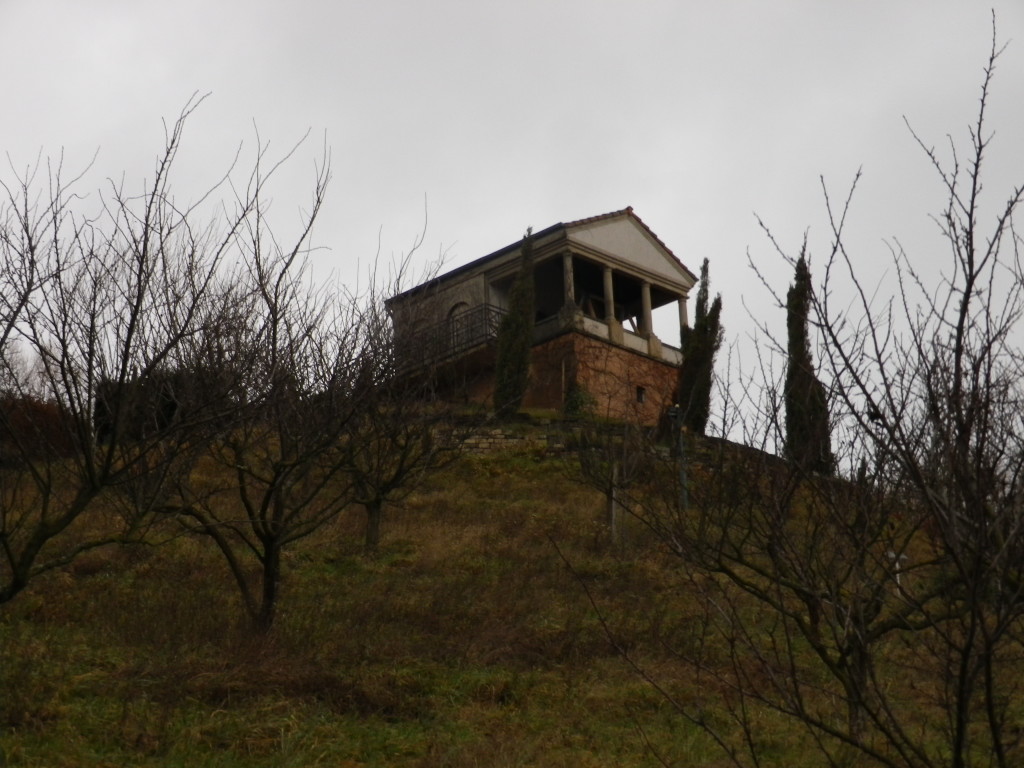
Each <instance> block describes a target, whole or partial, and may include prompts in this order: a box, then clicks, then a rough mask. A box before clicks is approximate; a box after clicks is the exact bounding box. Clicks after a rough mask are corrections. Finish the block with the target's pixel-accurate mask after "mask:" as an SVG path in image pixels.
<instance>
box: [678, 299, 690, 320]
mask: <svg viewBox="0 0 1024 768" xmlns="http://www.w3.org/2000/svg"><path fill="white" fill-rule="evenodd" d="M676 303H677V304H678V305H679V327H680V328H689V327H690V318H689V316H688V315H687V313H686V294H685V293H682V294H680V295H679V299H678V300H677V302H676Z"/></svg>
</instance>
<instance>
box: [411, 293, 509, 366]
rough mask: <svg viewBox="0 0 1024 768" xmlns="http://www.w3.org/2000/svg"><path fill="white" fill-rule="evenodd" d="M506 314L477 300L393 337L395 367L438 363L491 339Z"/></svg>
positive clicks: (500, 309)
mask: <svg viewBox="0 0 1024 768" xmlns="http://www.w3.org/2000/svg"><path fill="white" fill-rule="evenodd" d="M506 314H507V312H506V310H504V309H502V308H501V307H497V306H494V305H493V304H481V305H479V306H476V307H472V308H470V309H467V310H466V311H465V312H460V313H459V314H457V315H454V316H452V317H449V318H447V319H445V320H442V321H441V322H439V323H435V324H433V325H431V326H428V327H427V328H424V329H421V330H419V331H417V332H416V333H414V334H411V335H410V336H407V337H406V338H404V339H396V342H397V343H396V347H397V349H396V351H397V353H398V359H399V367H400V368H402V369H404V370H409V369H412V368H419V367H421V366H428V365H438V364H440V363H444V362H447V361H449V360H452V359H454V358H456V357H460V356H461V355H463V354H465V353H466V352H468V351H470V350H471V349H474V348H475V347H479V346H481V345H483V344H487V343H489V342H491V341H493V340H494V339H495V338H497V336H498V326H499V325H500V324H501V319H502V318H503V317H504V316H505V315H506Z"/></svg>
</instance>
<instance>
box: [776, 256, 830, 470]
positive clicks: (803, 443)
mask: <svg viewBox="0 0 1024 768" xmlns="http://www.w3.org/2000/svg"><path fill="white" fill-rule="evenodd" d="M805 256H806V246H805V247H804V250H803V251H802V252H801V253H800V258H799V260H797V263H796V273H795V275H794V279H793V285H791V286H790V288H789V292H788V293H787V294H786V331H787V354H788V360H787V364H786V384H785V389H784V391H783V397H784V400H785V404H786V441H785V456H786V458H788V459H790V460H791V461H794V462H796V463H797V464H799V465H800V466H802V467H803V468H804V469H806V470H807V471H809V472H822V473H825V474H831V473H832V471H833V470H834V467H835V458H834V457H833V455H832V435H831V430H830V427H829V422H828V398H827V397H826V396H825V387H824V386H823V385H822V383H821V382H820V381H818V378H817V376H816V375H815V373H814V362H813V360H812V359H811V343H810V338H809V336H808V332H807V322H808V315H809V313H810V308H811V272H810V270H809V269H808V267H807V259H806V258H805Z"/></svg>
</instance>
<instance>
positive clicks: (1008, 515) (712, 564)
mask: <svg viewBox="0 0 1024 768" xmlns="http://www.w3.org/2000/svg"><path fill="white" fill-rule="evenodd" d="M993 41H995V35H993ZM1000 52H1001V50H1000V49H999V48H998V46H997V45H996V44H995V42H993V47H992V51H991V54H990V56H989V59H988V63H987V67H986V69H985V77H984V80H983V83H982V91H981V100H980V108H979V112H978V116H977V120H976V122H975V123H974V124H973V125H972V126H971V129H970V143H969V149H968V152H967V156H966V159H962V155H961V153H960V151H959V150H958V149H957V147H956V146H955V145H953V144H952V142H951V145H950V150H949V156H948V158H949V159H944V156H943V155H942V154H940V153H939V152H938V151H936V150H934V149H932V148H931V147H929V146H928V145H926V144H925V143H924V142H923V141H922V140H921V139H920V138H918V136H917V135H916V134H914V137H915V139H917V141H918V143H919V144H920V145H921V147H922V148H923V149H924V151H925V153H926V156H927V157H928V158H929V160H930V161H931V163H932V165H933V166H934V168H935V169H936V171H937V173H938V176H939V179H940V181H941V183H942V185H943V187H944V189H945V191H946V193H947V206H946V208H945V209H944V210H943V211H942V212H941V214H940V215H939V216H938V217H936V222H937V224H938V226H939V229H940V233H941V235H942V238H943V242H944V243H945V245H946V246H947V252H948V253H949V255H950V258H951V262H950V263H949V264H948V265H947V268H946V270H945V273H944V274H943V275H942V276H941V277H940V278H939V280H938V281H937V282H933V281H929V280H928V279H927V278H926V276H925V274H924V273H923V271H920V270H919V269H918V268H917V267H916V266H915V265H914V262H913V260H912V257H911V256H910V255H909V254H907V253H904V252H903V250H902V248H901V247H900V246H899V244H898V243H897V244H895V245H894V247H893V254H894V270H895V272H896V274H897V276H898V278H899V282H898V285H899V291H898V293H897V294H896V295H895V297H894V298H893V299H892V300H891V301H889V302H888V303H887V304H885V305H882V306H880V305H878V304H877V303H875V301H874V299H873V297H874V296H875V294H876V291H875V290H874V289H873V288H871V287H870V286H867V285H865V283H864V282H863V281H862V279H861V277H860V276H859V275H858V274H857V271H856V269H855V259H854V257H853V255H852V254H850V253H849V252H848V251H847V244H846V238H845V236H844V226H845V220H846V213H847V210H848V207H849V198H847V200H846V203H845V204H844V205H841V206H839V207H836V206H834V205H833V203H832V201H831V200H830V198H829V196H828V194H827V191H826V196H825V199H826V204H827V206H828V212H829V220H830V222H831V226H832V235H833V237H832V247H831V249H830V252H829V254H828V256H827V258H826V259H825V261H824V277H823V278H822V279H821V283H820V285H819V286H818V287H817V288H816V289H815V290H814V291H813V293H812V296H811V303H810V312H809V318H810V322H811V325H812V326H813V327H814V328H815V329H817V332H818V334H819V337H820V339H821V343H820V345H819V351H818V353H819V358H820V360H821V375H822V379H823V383H824V384H825V386H826V388H827V389H828V390H829V391H830V392H831V393H832V406H833V413H832V419H833V421H834V423H835V425H836V434H837V436H838V438H839V439H838V441H837V443H838V445H839V446H840V450H838V451H837V454H836V466H837V467H838V468H839V470H840V473H839V474H840V476H838V477H834V478H829V477H825V476H822V475H820V474H816V473H813V472H810V471H809V470H808V469H807V468H806V467H804V466H802V465H801V463H799V462H796V463H794V462H789V461H786V460H784V459H781V458H777V457H775V456H772V455H770V454H769V453H767V452H766V451H764V450H762V449H763V448H767V447H772V446H778V445H780V444H782V442H783V441H782V439H781V435H783V434H784V429H783V426H782V423H783V419H782V418H781V412H782V407H781V400H782V398H781V396H780V395H781V382H780V381H779V380H778V377H774V376H768V377H767V378H766V381H765V386H764V389H763V391H762V392H760V393H756V392H753V391H750V390H748V392H747V394H748V395H749V398H748V402H747V403H746V405H747V414H748V419H749V421H748V422H747V424H746V433H747V435H748V436H750V437H751V438H752V445H753V447H750V448H741V447H737V446H733V447H729V446H726V445H724V444H720V445H719V447H718V449H714V450H710V451H709V452H706V453H705V455H703V456H702V457H701V459H700V461H698V462H695V463H694V464H693V465H692V466H691V472H690V475H689V477H690V481H689V485H688V487H680V485H679V484H678V483H674V482H672V478H673V477H674V476H675V472H674V468H673V467H671V466H666V467H662V468H661V469H656V470H655V476H656V478H657V477H660V480H661V482H651V483H648V484H646V485H645V486H644V487H642V488H637V489H635V490H633V491H632V492H631V493H630V494H628V495H626V496H625V497H624V498H623V503H624V504H626V505H627V506H628V508H629V509H630V511H632V512H633V513H634V514H635V515H636V516H637V517H638V518H640V519H641V520H642V521H644V522H645V523H646V524H647V525H649V526H650V527H651V529H653V530H654V531H655V532H656V533H657V534H658V535H659V538H660V539H661V541H663V542H665V543H666V544H668V545H669V547H670V549H671V551H672V552H673V553H674V554H675V555H676V556H677V561H678V563H679V565H680V570H681V573H682V574H684V576H685V577H686V579H687V580H688V583H689V584H690V585H691V586H692V590H691V594H692V595H693V596H694V599H695V600H697V601H698V602H699V604H700V605H701V606H702V607H703V609H704V610H703V614H702V615H703V621H702V622H701V626H700V628H699V632H700V636H701V638H702V642H701V643H699V645H698V646H697V650H694V648H693V647H690V648H685V649H680V650H679V653H680V658H681V659H683V660H684V661H686V662H687V663H689V664H690V665H691V668H692V670H693V674H694V675H695V676H696V679H698V680H701V681H705V682H706V683H707V685H708V689H709V690H716V691H718V692H720V693H721V695H720V696H719V697H717V698H715V699H714V700H703V701H696V700H684V699H680V698H678V697H674V696H673V697H671V699H672V701H673V703H674V705H675V706H676V708H677V710H678V711H679V712H680V713H681V714H683V715H684V716H685V717H687V718H689V719H690V720H691V721H692V722H693V723H695V724H697V725H698V726H700V727H702V728H704V729H705V730H706V731H707V732H708V733H710V734H711V735H712V736H713V738H715V739H716V740H718V742H719V743H720V744H721V745H722V746H723V748H724V749H725V751H726V754H727V755H728V756H729V758H730V759H731V760H732V761H733V762H734V763H735V764H737V765H761V764H764V763H765V762H770V761H769V760H768V759H767V758H766V754H767V751H768V750H767V747H766V745H767V744H769V743H770V741H771V740H773V739H774V737H775V733H774V732H773V731H774V728H775V726H774V725H773V724H772V722H773V721H772V720H770V719H766V718H765V716H764V715H765V713H766V712H772V713H775V714H776V715H778V714H781V715H783V716H785V717H787V718H790V719H791V722H793V723H794V724H797V725H798V726H800V727H802V728H803V729H804V731H803V732H804V734H805V735H806V739H807V745H808V747H810V748H814V749H816V750H818V751H819V753H820V754H821V755H822V758H823V760H824V761H825V762H827V763H828V764H830V765H883V766H907V767H909V766H948V765H953V766H974V765H996V766H1009V765H1017V764H1019V763H1020V761H1021V749H1022V744H1021V739H1020V734H1021V733H1022V729H1024V719H1022V716H1021V711H1022V708H1021V704H1022V701H1024V691H1022V690H1021V684H1020V682H1019V680H1020V678H1019V675H1018V674H1017V670H1018V668H1019V664H1020V661H1021V659H1022V658H1024V635H1022V632H1021V630H1022V628H1024V624H1022V621H1024V573H1022V569H1024V526H1022V516H1021V509H1022V508H1021V499H1022V498H1024V495H1022V492H1024V488H1022V486H1021V483H1022V482H1024V424H1022V423H1021V418H1022V417H1021V403H1022V401H1024V391H1022V390H1021V387H1022V384H1021V382H1022V381H1024V359H1022V355H1021V352H1020V348H1019V343H1020V336H1019V333H1020V324H1019V320H1020V316H1021V310H1022V307H1024V279H1022V278H1024V275H1022V270H1021V262H1020V241H1019V239H1018V237H1017V235H1016V233H1015V230H1014V225H1013V217H1014V214H1015V212H1016V210H1017V207H1018V205H1019V203H1020V200H1021V195H1022V194H1024V188H1022V187H1017V188H1015V189H1013V190H1012V191H1011V192H1010V194H1009V196H1008V197H1007V198H1006V200H1005V201H1004V202H1003V204H1002V205H1001V206H999V207H998V209H997V210H996V211H995V213H994V215H992V216H991V218H990V219H989V222H990V223H988V224H986V219H988V217H987V216H985V215H984V214H983V210H984V209H983V207H982V200H981V195H980V193H981V181H982V175H983V174H982V172H983V166H984V160H985V159H986V158H985V156H986V152H987V150H988V148H989V138H990V135H989V134H988V132H987V131H988V129H987V128H986V123H985V119H986V110H987V106H988V100H989V92H990V86H991V83H992V76H993V73H994V71H995V65H996V63H997V60H998V59H999V55H1000ZM855 186H856V182H855V183H854V187H855ZM851 195H852V189H851ZM772 242H773V243H775V241H774V240H773V241H772ZM776 247H778V245H777V244H776ZM779 251H780V253H781V254H782V255H783V256H786V254H785V252H784V250H783V249H781V248H779ZM786 262H787V263H789V264H794V263H796V259H794V258H787V259H786ZM849 288H852V291H853V294H854V296H855V297H856V299H855V301H854V302H853V304H852V306H851V303H850V302H849V300H848V299H847V298H845V297H846V296H848V295H849V290H848V289H849ZM840 297H844V298H842V299H840ZM856 310H859V312H858V311H856ZM858 318H859V319H858ZM763 370H766V371H768V372H769V373H770V370H771V368H770V365H768V364H766V365H765V367H764V369H763ZM656 455H657V454H655V453H653V452H652V453H651V456H652V463H654V458H653V457H655V456H656ZM684 491H688V493H689V500H690V503H689V504H688V505H687V504H685V503H683V500H682V498H681V496H682V492H684ZM655 682H657V683H659V684H662V685H663V686H664V688H665V690H666V694H667V695H670V694H668V693H667V691H668V689H669V687H670V686H668V685H666V683H667V681H665V680H655Z"/></svg>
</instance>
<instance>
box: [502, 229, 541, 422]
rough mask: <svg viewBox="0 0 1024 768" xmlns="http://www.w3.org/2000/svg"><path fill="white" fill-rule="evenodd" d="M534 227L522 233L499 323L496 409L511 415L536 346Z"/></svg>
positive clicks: (518, 402) (519, 401) (516, 407)
mask: <svg viewBox="0 0 1024 768" xmlns="http://www.w3.org/2000/svg"><path fill="white" fill-rule="evenodd" d="M532 235H533V230H532V229H527V230H526V235H525V236H524V237H523V246H522V256H521V260H520V264H519V273H518V274H517V275H516V279H515V282H514V283H513V284H512V290H511V291H510V292H509V297H508V305H509V306H508V314H507V315H505V317H503V318H502V319H501V324H500V325H499V326H498V338H497V358H496V361H495V371H494V378H495V381H494V410H495V412H496V413H497V415H498V416H500V417H508V416H511V415H513V414H514V413H516V411H518V410H519V406H520V405H521V404H522V402H523V395H524V394H525V393H526V387H527V385H528V384H529V379H530V348H531V347H532V346H533V320H534V298H533V243H532Z"/></svg>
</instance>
